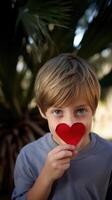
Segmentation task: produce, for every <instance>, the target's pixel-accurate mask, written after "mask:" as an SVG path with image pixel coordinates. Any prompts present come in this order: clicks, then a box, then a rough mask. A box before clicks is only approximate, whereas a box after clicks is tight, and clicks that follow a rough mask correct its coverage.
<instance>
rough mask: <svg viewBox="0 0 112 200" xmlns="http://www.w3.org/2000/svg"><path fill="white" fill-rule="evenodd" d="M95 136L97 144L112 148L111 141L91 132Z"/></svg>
mask: <svg viewBox="0 0 112 200" xmlns="http://www.w3.org/2000/svg"><path fill="white" fill-rule="evenodd" d="M93 134H94V135H95V137H96V140H97V142H98V143H99V144H101V145H102V146H105V147H107V148H110V149H112V142H111V141H109V140H107V139H105V138H102V137H101V136H100V135H98V134H96V133H93Z"/></svg>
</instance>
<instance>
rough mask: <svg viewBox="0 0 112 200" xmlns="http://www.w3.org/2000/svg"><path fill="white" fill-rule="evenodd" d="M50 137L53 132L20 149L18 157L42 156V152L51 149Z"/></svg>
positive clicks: (20, 158)
mask: <svg viewBox="0 0 112 200" xmlns="http://www.w3.org/2000/svg"><path fill="white" fill-rule="evenodd" d="M50 137H51V134H50V133H46V134H45V135H44V136H42V137H40V138H39V139H37V140H35V141H33V142H31V143H28V144H27V145H25V146H24V147H23V148H22V149H21V150H20V152H19V154H18V157H17V159H19V160H27V159H31V158H39V157H41V156H42V154H45V153H48V151H49V150H50V147H49V140H50Z"/></svg>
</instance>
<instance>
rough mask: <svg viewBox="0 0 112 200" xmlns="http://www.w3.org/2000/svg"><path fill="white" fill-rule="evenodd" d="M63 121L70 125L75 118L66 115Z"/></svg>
mask: <svg viewBox="0 0 112 200" xmlns="http://www.w3.org/2000/svg"><path fill="white" fill-rule="evenodd" d="M64 123H66V124H67V125H68V126H72V125H73V124H74V123H76V119H75V117H74V116H73V115H67V116H66V118H65V120H64Z"/></svg>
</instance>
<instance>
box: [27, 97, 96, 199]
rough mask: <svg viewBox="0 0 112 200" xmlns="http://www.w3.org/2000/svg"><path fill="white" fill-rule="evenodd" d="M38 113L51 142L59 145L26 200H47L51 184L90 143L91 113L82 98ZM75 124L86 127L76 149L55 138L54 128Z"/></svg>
mask: <svg viewBox="0 0 112 200" xmlns="http://www.w3.org/2000/svg"><path fill="white" fill-rule="evenodd" d="M39 110H40V109H39ZM40 113H41V115H42V116H43V117H44V118H45V119H47V121H48V125H49V129H50V132H51V133H52V136H53V140H54V141H56V142H57V143H58V144H59V145H58V146H57V147H56V148H54V149H53V150H51V151H50V152H49V153H48V157H47V159H46V162H45V164H44V166H43V169H42V170H41V173H40V175H39V177H38V178H37V180H36V181H35V183H34V185H33V187H32V188H31V189H30V191H29V192H28V193H27V200H47V199H48V196H49V194H50V192H51V189H52V185H53V183H54V182H55V181H56V180H57V179H59V178H60V177H62V176H63V174H64V173H65V171H66V170H67V169H68V168H69V167H70V161H71V159H72V158H73V156H76V155H77V153H78V151H80V150H81V149H83V148H85V146H87V145H88V144H89V143H90V137H89V133H90V130H91V126H92V118H93V113H92V110H91V108H90V106H89V105H88V103H87V102H86V101H85V100H83V98H79V99H78V100H73V101H72V103H71V104H70V105H68V106H67V107H62V108H58V107H53V106H52V107H50V108H48V109H47V111H46V113H45V114H43V113H42V112H41V110H40ZM76 122H81V123H83V124H84V125H85V126H86V133H85V135H84V136H83V138H82V139H81V141H80V143H79V144H78V145H77V147H75V146H73V145H68V144H65V143H64V142H63V141H62V140H60V138H59V137H57V135H56V132H55V129H56V126H57V125H58V124H60V123H66V124H68V125H69V126H71V125H72V124H74V123H76ZM45 194H46V195H45Z"/></svg>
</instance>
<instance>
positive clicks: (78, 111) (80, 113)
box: [76, 108, 87, 116]
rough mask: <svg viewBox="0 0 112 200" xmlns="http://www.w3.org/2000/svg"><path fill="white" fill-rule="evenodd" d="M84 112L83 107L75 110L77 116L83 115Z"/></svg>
mask: <svg viewBox="0 0 112 200" xmlns="http://www.w3.org/2000/svg"><path fill="white" fill-rule="evenodd" d="M86 113H87V110H86V109H85V108H79V109H77V110H76V114H77V115H78V116H80V115H85V114H86Z"/></svg>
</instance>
